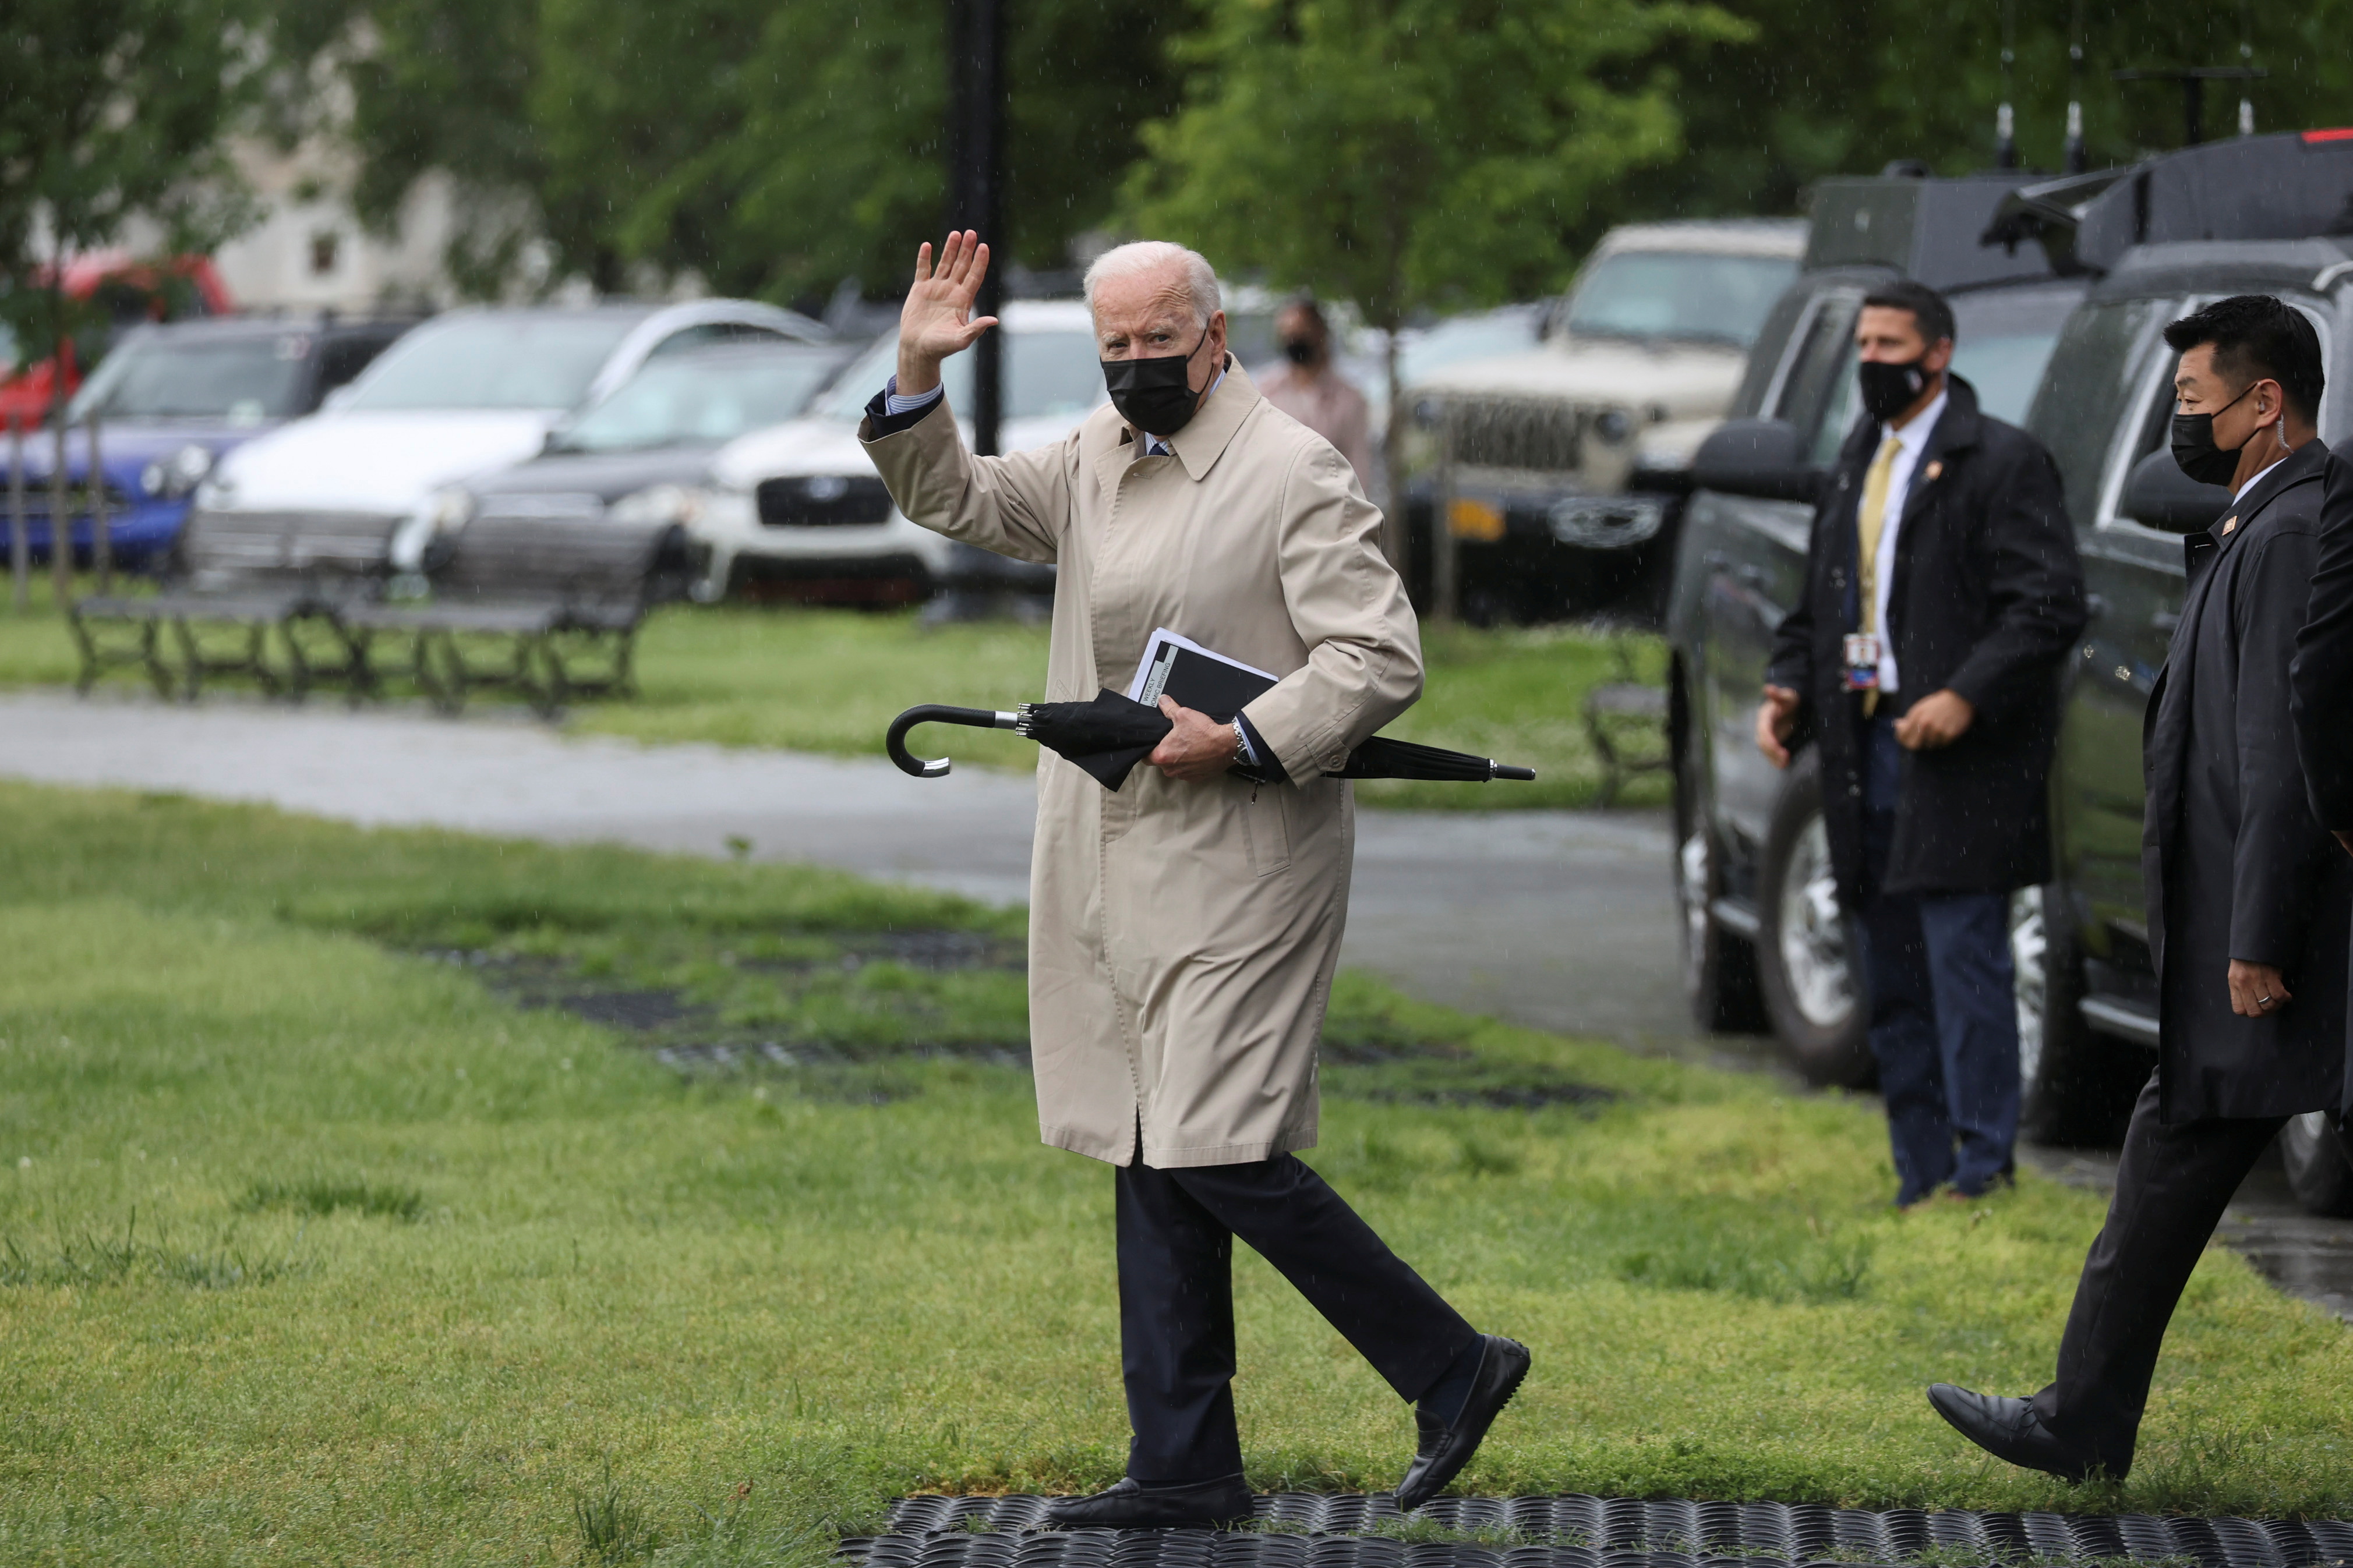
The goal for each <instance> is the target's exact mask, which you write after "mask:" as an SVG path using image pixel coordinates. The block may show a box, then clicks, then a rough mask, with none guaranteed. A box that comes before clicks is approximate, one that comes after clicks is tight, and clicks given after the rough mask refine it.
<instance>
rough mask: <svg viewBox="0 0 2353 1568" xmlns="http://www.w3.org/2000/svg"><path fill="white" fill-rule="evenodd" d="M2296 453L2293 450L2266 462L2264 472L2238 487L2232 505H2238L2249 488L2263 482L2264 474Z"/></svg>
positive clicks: (2232, 498)
mask: <svg viewBox="0 0 2353 1568" xmlns="http://www.w3.org/2000/svg"><path fill="white" fill-rule="evenodd" d="M2294 456H2295V453H2293V452H2291V453H2289V454H2287V456H2286V457H2280V458H2273V459H2272V460H2271V461H2270V462H2268V463H2265V464H2264V465H2263V473H2259V474H2257V475H2256V476H2255V477H2254V478H2253V479H2249V480H2248V481H2247V482H2246V483H2245V484H2243V485H2241V486H2240V487H2239V488H2238V490H2237V491H2236V492H2235V493H2234V494H2233V495H2232V497H2231V504H2232V506H2236V505H2238V504H2239V502H2240V500H2242V499H2243V498H2244V497H2245V495H2246V493H2247V492H2248V491H2249V490H2251V489H2254V488H2255V487H2256V486H2257V485H2259V484H2262V483H2263V474H2268V473H2270V472H2271V471H2272V470H2273V469H2274V468H2278V467H2279V466H2280V465H2281V464H2282V463H2284V462H2286V461H2287V459H2288V458H2292V457H2294Z"/></svg>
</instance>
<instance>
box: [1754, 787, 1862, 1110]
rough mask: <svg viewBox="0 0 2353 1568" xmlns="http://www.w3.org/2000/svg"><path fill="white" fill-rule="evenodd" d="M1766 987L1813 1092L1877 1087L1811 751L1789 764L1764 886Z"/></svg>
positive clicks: (1761, 958)
mask: <svg viewBox="0 0 2353 1568" xmlns="http://www.w3.org/2000/svg"><path fill="white" fill-rule="evenodd" d="M1757 916H1758V919H1759V921H1760V922H1761V929H1760V931H1759V936H1758V941H1757V971H1758V978H1759V979H1760V980H1761V981H1762V982H1763V990H1764V994H1765V1010H1766V1013H1767V1016H1769V1017H1770V1018H1771V1020H1772V1024H1773V1033H1774V1034H1776V1035H1778V1037H1780V1039H1781V1043H1782V1045H1783V1047H1786V1048H1787V1050H1788V1053H1789V1058H1790V1060H1791V1061H1792V1062H1793V1063H1794V1064H1795V1065H1796V1067H1797V1068H1798V1070H1799V1072H1800V1073H1803V1074H1804V1075H1805V1077H1806V1079H1807V1080H1808V1081H1809V1082H1812V1083H1818V1084H1836V1085H1840V1086H1842V1087H1844V1088H1848V1089H1861V1088H1863V1087H1864V1086H1866V1085H1868V1084H1870V1083H1871V1082H1872V1081H1873V1077H1874V1073H1875V1067H1876V1064H1874V1063H1873V1060H1872V1057H1871V1038H1870V1022H1871V1020H1870V1010H1869V1008H1868V1007H1867V1006H1866V1005H1864V1002H1863V996H1862V979H1861V976H1860V975H1858V974H1857V973H1855V971H1854V965H1853V961H1852V954H1853V952H1854V951H1855V944H1854V941H1853V932H1852V930H1851V929H1850V926H1849V923H1848V921H1847V918H1846V912H1845V910H1842V909H1841V907H1840V904H1839V896H1838V883H1837V881H1836V880H1835V879H1834V878H1833V876H1832V874H1831V847H1830V834H1829V832H1828V830H1827V828H1826V827H1825V826H1824V824H1823V822H1822V770H1821V759H1820V753H1818V752H1815V751H1814V750H1813V749H1812V748H1811V747H1809V748H1807V749H1806V750H1805V751H1804V752H1800V753H1799V756H1798V758H1797V760H1796V761H1794V762H1792V763H1790V764H1789V776H1788V782H1787V783H1786V784H1783V785H1782V788H1781V798H1780V799H1779V800H1778V802H1776V803H1775V805H1774V807H1773V825H1772V827H1771V829H1770V831H1769V832H1767V835H1766V838H1765V862H1764V866H1763V868H1762V874H1761V875H1760V876H1759V877H1758V879H1757Z"/></svg>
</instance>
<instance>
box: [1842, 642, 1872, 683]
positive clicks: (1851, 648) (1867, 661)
mask: <svg viewBox="0 0 2353 1568" xmlns="http://www.w3.org/2000/svg"><path fill="white" fill-rule="evenodd" d="M1845 651H1846V689H1848V690H1849V691H1876V690H1878V689H1879V638H1878V637H1876V636H1874V635H1873V634H1872V633H1870V632H1850V633H1848V634H1847V637H1846V645H1845Z"/></svg>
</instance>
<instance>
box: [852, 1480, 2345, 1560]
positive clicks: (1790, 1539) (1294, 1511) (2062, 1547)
mask: <svg viewBox="0 0 2353 1568" xmlns="http://www.w3.org/2000/svg"><path fill="white" fill-rule="evenodd" d="M1045 1511H1046V1500H1045V1499H1044V1498H1039V1497H1022V1496H1016V1497H993V1498H992V1497H968V1498H951V1497H912V1498H902V1499H901V1500H899V1501H898V1502H896V1503H894V1504H892V1509H891V1522H890V1533H888V1534H886V1535H878V1536H871V1537H861V1538H859V1539H856V1540H851V1541H845V1542H842V1544H841V1553H842V1555H843V1556H845V1557H847V1558H850V1559H853V1560H855V1561H856V1562H858V1563H860V1564H861V1565H862V1568H1788V1565H1792V1564H1820V1565H1821V1568H1830V1565H1831V1564H1837V1565H1839V1568H1852V1565H1854V1564H1870V1563H1877V1564H1889V1565H1898V1564H1904V1563H1916V1561H1917V1559H1919V1558H1920V1557H1922V1556H1923V1555H1930V1556H1931V1557H1932V1560H1933V1561H1934V1562H1935V1563H1936V1564H1937V1565H1938V1568H1967V1565H1968V1564H1970V1563H1987V1564H2010V1565H2011V1568H2021V1565H2023V1564H2026V1563H2030V1562H2032V1561H2034V1560H2040V1561H2041V1562H2042V1563H2046V1564H2047V1563H2052V1562H2053V1561H2054V1560H2073V1561H2074V1562H2078V1563H2083V1562H2087V1561H2090V1560H2094V1559H2100V1558H2108V1559H2115V1558H2139V1559H2143V1560H2149V1559H2157V1558H2170V1559H2172V1560H2174V1562H2176V1563H2182V1562H2184V1561H2185V1560H2188V1561H2195V1562H2197V1563H2201V1564H2204V1565H2205V1568H2305V1565H2306V1564H2316V1563H2353V1523H2342V1522H2338V1521H2331V1520H2314V1521H2276V1520H2250V1519H2158V1518H2154V1517H2152V1516H2149V1515H2147V1514H2125V1515H2121V1516H2118V1517H2114V1518H2107V1517H2101V1516H2096V1515H2085V1514H2056V1513H1968V1512H1961V1511H1957V1510H1955V1511H1949V1512H1940V1513H1922V1512H1917V1511H1912V1510H1903V1511H1898V1512H1894V1513H1862V1512H1858V1511H1855V1510H1847V1509H1831V1508H1822V1507H1820V1506H1817V1505H1811V1504H1803V1503H1799V1504H1791V1503H1776V1502H1739V1503H1736V1502H1641V1501H1637V1500H1631V1499H1627V1498H1594V1497H1575V1496H1571V1497H1524V1498H1440V1499H1439V1500H1437V1501H1435V1502H1432V1503H1430V1504H1428V1505H1427V1506H1425V1507H1424V1508H1422V1509H1421V1510H1419V1512H1418V1513H1417V1514H1416V1515H1415V1516H1414V1517H1415V1519H1416V1520H1418V1521H1424V1522H1425V1523H1426V1524H1433V1525H1438V1526H1441V1527H1443V1528H1446V1529H1449V1530H1455V1531H1465V1532H1472V1531H1477V1532H1481V1533H1484V1534H1489V1535H1491V1536H1493V1542H1492V1543H1490V1542H1476V1541H1467V1542H1466V1541H1435V1542H1431V1541H1424V1542H1407V1541H1401V1540H1397V1539H1394V1538H1392V1537H1390V1536H1388V1535H1387V1534H1365V1533H1362V1532H1363V1531H1367V1530H1373V1529H1376V1528H1379V1527H1381V1526H1382V1525H1383V1521H1388V1528H1390V1529H1396V1528H1398V1526H1399V1525H1401V1524H1402V1523H1403V1520H1402V1518H1401V1516H1400V1515H1399V1514H1398V1511H1397V1505H1396V1504H1395V1503H1394V1502H1393V1501H1391V1500H1390V1499H1389V1498H1388V1496H1386V1495H1377V1496H1371V1497H1366V1496H1360V1495H1355V1494H1337V1495H1325V1494H1318V1493H1307V1492H1281V1493H1272V1494H1270V1495H1267V1496H1264V1497H1261V1498H1260V1499H1259V1500H1258V1504H1257V1518H1258V1527H1257V1528H1256V1529H1250V1530H1239V1531H1206V1530H1170V1531H1144V1530H1136V1531H1112V1530H1078V1531H1049V1530H1048V1529H1047V1527H1046V1521H1045Z"/></svg>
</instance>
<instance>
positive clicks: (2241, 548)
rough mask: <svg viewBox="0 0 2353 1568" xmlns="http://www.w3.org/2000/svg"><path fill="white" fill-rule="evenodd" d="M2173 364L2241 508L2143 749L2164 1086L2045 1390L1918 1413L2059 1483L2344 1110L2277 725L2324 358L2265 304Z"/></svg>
mask: <svg viewBox="0 0 2353 1568" xmlns="http://www.w3.org/2000/svg"><path fill="white" fill-rule="evenodd" d="M2165 341H2166V342H2167V343H2168V344H2169V345H2171V346H2172V347H2173V348H2174V349H2176V350H2178V351H2179V353H2180V355H2181V362H2180V368H2179V372H2178V374H2176V376H2175V378H2174V386H2175V390H2176V392H2177V394H2178V395H2179V403H2178V405H2177V412H2176V414H2175V416H2174V421H2173V454H2174V457H2175V458H2176V459H2177V460H2179V462H2180V464H2181V466H2182V468H2183V469H2184V470H2185V471H2187V472H2188V473H2189V475H2190V477H2191V478H2193V479H2203V480H2205V481H2207V482H2209V483H2214V484H2223V483H2227V484H2229V485H2230V486H2232V489H2234V490H2235V491H2236V492H2237V493H2236V494H2235V495H2234V497H2233V499H2232V503H2231V507H2230V510H2228V511H2227V512H2226V513H2225V514H2224V515H2223V516H2222V517H2221V519H2219V520H2217V521H2216V522H2215V524H2214V526H2213V527H2212V528H2211V529H2209V530H2207V531H2205V532H2203V533H2193V534H2191V535H2190V536H2189V538H2188V539H2187V540H2185V541H2184V542H2183V546H2184V550H2185V552H2186V554H2187V557H2188V564H2189V595H2188V597H2187V599H2186V600H2185V602H2184V603H2183V605H2182V608H2181V620H2180V623H2179V625H2178V626H2176V627H2175V628H2174V633H2173V643H2172V647H2170V648H2169V649H2168V651H2167V654H2166V662H2165V668H2164V670H2163V671H2162V672H2161V673H2160V674H2159V675H2158V682H2157V689H2156V690H2155V692H2154V693H2152V694H2151V696H2150V698H2149V706H2148V716H2147V721H2146V723H2145V726H2144V729H2143V731H2142V742H2141V744H2142V753H2143V757H2144V760H2145V765H2146V768H2147V780H2148V807H2147V818H2146V821H2145V825H2144V826H2143V829H2142V837H2141V846H2142V848H2141V863H2142V868H2143V874H2144V877H2145V879H2146V884H2147V886H2146V895H2147V900H2148V931H2149V947H2150V951H2151V952H2152V954H2153V955H2154V957H2155V959H2156V962H2157V968H2158V1005H2159V1014H2158V1022H2159V1026H2160V1037H2159V1048H2158V1069H2157V1071H2156V1073H2155V1074H2154V1075H2152V1076H2151V1078H2150V1079H2149V1081H2148V1084H2147V1087H2146V1088H2144V1089H2142V1090H2141V1094H2140V1100H2139V1102H2138V1103H2137V1105H2135V1106H2134V1108H2133V1116H2132V1123H2131V1126H2130V1127H2129V1128H2128V1129H2127V1130H2126V1133H2125V1146H2124V1154H2123V1158H2122V1160H2121V1161H2120V1162H2119V1163H2118V1165H2117V1168H2116V1198H2115V1201H2114V1202H2113V1203H2112V1204H2111V1205H2109V1208H2108V1218H2107V1223H2106V1224H2105V1226H2102V1227H2101V1230H2100V1235H2099V1238H2098V1239H2097V1240H2095V1241H2094V1242H2093V1244H2092V1250H2091V1255H2090V1256H2089V1257H2088V1258H2085V1259H2084V1275H2083V1279H2082V1281H2081V1282H2080V1283H2079V1284H2078V1285H2077V1286H2076V1288H2075V1305H2074V1308H2073V1310H2072V1311H2070V1312H2069V1313H2068V1316H2067V1328H2066V1332H2065V1334H2064V1336H2063V1338H2062V1339H2061V1341H2060V1343H2059V1369H2058V1377H2057V1379H2056V1380H2055V1381H2054V1382H2052V1384H2050V1386H2048V1387H2046V1388H2045V1389H2043V1390H2042V1392H2041V1393H2040V1394H2036V1395H2034V1396H2033V1397H2032V1398H2031V1399H2006V1398H2000V1397H1997V1396H1994V1395H1989V1394H1972V1393H1970V1392H1969V1391H1968V1390H1967V1389H1961V1388H1956V1387H1954V1386H1952V1385H1951V1384H1936V1386H1935V1387H1933V1388H1931V1389H1930V1390H1929V1391H1928V1398H1929V1402H1930V1403H1931V1404H1933V1405H1935V1406H1936V1409H1937V1410H1938V1411H1939V1412H1940V1413H1941V1414H1942V1415H1944V1417H1945V1418H1946V1419H1947V1421H1950V1422H1951V1423H1952V1424H1953V1425H1954V1426H1957V1427H1958V1428H1959V1429H1960V1431H1961V1432H1962V1433H1963V1434H1964V1435H1966V1436H1968V1438H1969V1439H1970V1440H1971V1441H1972V1442H1975V1443H1976V1444H1977V1445H1978V1447H1982V1448H1984V1449H1985V1450H1986V1451H1987V1452H1989V1453H1990V1454H1993V1455H1995V1456H1996V1457H1997V1458H2004V1459H2008V1460H2009V1461H2010V1462H2011V1463H2012V1464H2016V1465H2023V1466H2026V1467H2027V1468H2031V1469H2037V1470H2045V1471H2048V1472H2050V1473H2051V1474H2052V1475H2055V1476H2059V1477H2061V1478H2063V1479H2067V1480H2071V1481H2073V1480H2081V1479H2084V1478H2085V1477H2086V1476H2088V1475H2090V1474H2092V1473H2093V1472H2094V1471H2095V1470H2105V1472H2106V1473H2107V1474H2108V1475H2109V1476H2110V1477H2111V1478H2119V1479H2120V1478H2122V1477H2123V1476H2124V1475H2125V1473H2126V1471H2128V1470H2129V1469H2130V1468H2132V1460H2133V1447H2134V1443H2135V1440H2136V1437H2137V1434H2138V1431H2139V1427H2140V1419H2141V1412H2142V1410H2143V1409H2144V1407H2145V1406H2146V1405H2147V1402H2148V1383H2149V1374H2150V1373H2151V1372H2152V1371H2154V1370H2155V1368H2156V1365H2157V1356H2158V1347H2159V1345H2160V1344H2161V1343H2162V1342H2163V1341H2164V1338H2165V1327H2166V1323H2167V1321H2168V1320H2169V1319H2170V1318H2171V1317H2172V1315H2173V1309H2174V1305H2175V1303H2176V1302H2177V1301H2179V1300H2180V1297H2181V1290H2182V1287H2183V1286H2184V1285H2186V1284H2187V1283H2188V1282H2189V1272H2190V1270H2191V1269H2192V1268H2195V1267H2196V1266H2197V1262H2198V1255H2199V1253H2200V1251H2202V1250H2203V1249H2204V1248H2205V1246H2206V1243H2207V1240H2208V1238H2209V1237H2211V1236H2212V1234H2213V1230H2214V1226H2215V1224H2216V1223H2217V1222H2218V1221H2219V1220H2220V1219H2221V1215H2222V1209H2223V1205H2226V1204H2227V1203H2229V1202H2230V1199H2231V1194H2232V1193H2234V1192H2236V1191H2237V1190H2238V1186H2239V1183H2240V1181H2241V1180H2242V1178H2244V1177H2245V1175H2246V1173H2247V1172H2248V1171H2249V1170H2250V1169H2252V1168H2253V1165H2254V1163H2255V1160H2256V1157H2257V1156H2258V1155H2260V1154H2261V1153H2262V1152H2263V1147H2264V1145H2266V1144H2268V1143H2269V1142H2271V1141H2272V1138H2273V1137H2274V1134H2276V1133H2277V1132H2278V1131H2279V1130H2280V1126H2281V1124H2282V1123H2283V1122H2284V1121H2286V1120H2287V1118H2288V1117H2290V1116H2292V1115H2295V1114H2297V1113H2299V1112H2302V1111H2307V1110H2327V1109H2329V1108H2332V1107H2334V1106H2336V1105H2337V1103H2338V1100H2339V1098H2340V1096H2341V1095H2342V1092H2343V1082H2344V1073H2345V1038H2346V1036H2345V1030H2346V980H2347V942H2348V923H2349V921H2348V917H2353V859H2348V858H2347V857H2346V856H2345V855H2344V854H2342V853H2341V852H2340V851H2339V850H2338V849H2337V846H2336V845H2335V843H2333V842H2332V841H2331V839H2330V838H2329V836H2328V834H2327V831H2326V830H2324V829H2323V827H2322V826H2321V824H2320V822H2319V820H2318V819H2317V818H2316V817H2315V816H2314V815H2313V812H2312V808H2311V806H2310V805H2308V804H2307V802H2306V791H2305V780H2304V774H2303V770H2302V769H2301V768H2300V767H2299V766H2298V765H2297V763H2296V758H2295V739H2294V734H2293V731H2292V727H2291V724H2290V721H2289V717H2288V704H2289V695H2288V693H2289V679H2288V666H2289V661H2290V659H2291V658H2293V656H2294V654H2295V640H2296V633H2297V631H2298V629H2299V628H2301V627H2302V626H2304V624H2305V612H2306V603H2307V601H2308V600H2309V599H2310V597H2311V586H2312V578H2313V569H2314V566H2315V564H2316V562H2317V561H2318V559H2319V554H2320V548H2319V547H2320V502H2321V474H2322V470H2323V467H2324V465H2325V464H2326V463H2327V460H2328V452H2327V447H2324V446H2323V445H2322V444H2321V441H2320V438H2319V437H2318V435H2317V434H2316V431H2315V430H2314V428H2313V417H2314V415H2315V414H2316V411H2317V410H2318V408H2319V406H2320V393H2321V383H2322V370H2321V358H2320V342H2319V339H2318V338H2317V336H2316V334H2315V332H2314V331H2313V329H2312V324H2311V323H2310V322H2309V321H2306V319H2305V318H2304V316H2303V315H2302V314H2301V313H2300V312H2298V311H2297V310H2295V309H2294V308H2292V307H2290V306H2288V305H2285V304H2283V303H2281V302H2280V301H2279V300H2274V299H2272V298H2271V297H2270V296H2268V295H2241V296H2238V297H2236V298H2234V299H2229V300H2218V301H2217V302H2215V303H2214V304H2211V305H2209V306H2208V307H2206V309H2204V310H2200V311H2199V312H2198V313H2197V314H2195V315H2192V316H2189V317H2186V318H2184V319H2183V320H2181V321H2176V322H2174V323H2173V324H2172V325H2171V326H2170V327H2168V328H2167V329H2166V332H2165ZM2339 700H2341V698H2340V699H2339Z"/></svg>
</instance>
